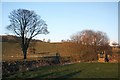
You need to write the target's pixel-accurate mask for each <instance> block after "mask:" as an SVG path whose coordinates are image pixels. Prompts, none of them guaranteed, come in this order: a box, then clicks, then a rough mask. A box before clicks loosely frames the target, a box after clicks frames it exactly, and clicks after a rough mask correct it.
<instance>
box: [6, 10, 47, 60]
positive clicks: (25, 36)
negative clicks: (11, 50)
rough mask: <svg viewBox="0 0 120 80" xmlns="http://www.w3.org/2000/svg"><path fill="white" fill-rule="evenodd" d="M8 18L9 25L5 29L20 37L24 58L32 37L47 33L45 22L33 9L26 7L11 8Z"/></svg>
mask: <svg viewBox="0 0 120 80" xmlns="http://www.w3.org/2000/svg"><path fill="white" fill-rule="evenodd" d="M9 18H10V25H8V26H7V29H8V30H11V31H13V32H14V33H15V34H16V35H17V36H19V37H21V41H20V45H21V49H22V51H23V54H24V60H26V59H27V56H26V55H27V49H28V47H29V43H30V41H31V40H32V38H33V37H35V36H36V35H38V34H48V33H49V32H48V30H47V24H46V23H45V21H44V20H42V19H41V17H40V16H39V15H37V14H36V13H35V12H34V11H30V10H27V9H17V10H13V11H12V12H11V13H10V15H9Z"/></svg>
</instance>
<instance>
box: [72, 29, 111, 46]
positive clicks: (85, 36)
mask: <svg viewBox="0 0 120 80" xmlns="http://www.w3.org/2000/svg"><path fill="white" fill-rule="evenodd" d="M71 41H73V42H77V43H81V44H83V45H108V44H109V38H108V37H107V35H106V33H104V32H101V31H97V32H95V31H93V30H83V31H81V32H78V33H77V34H74V35H72V36H71Z"/></svg>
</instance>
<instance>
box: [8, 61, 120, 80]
mask: <svg viewBox="0 0 120 80" xmlns="http://www.w3.org/2000/svg"><path fill="white" fill-rule="evenodd" d="M7 78H9V79H11V78H118V64H117V63H76V64H69V65H61V66H60V65H57V66H46V67H40V68H38V69H36V70H34V71H26V72H22V73H20V72H19V73H16V74H14V75H11V76H9V77H7Z"/></svg>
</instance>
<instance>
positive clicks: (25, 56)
mask: <svg viewBox="0 0 120 80" xmlns="http://www.w3.org/2000/svg"><path fill="white" fill-rule="evenodd" d="M23 55H24V61H26V59H27V49H24V50H23Z"/></svg>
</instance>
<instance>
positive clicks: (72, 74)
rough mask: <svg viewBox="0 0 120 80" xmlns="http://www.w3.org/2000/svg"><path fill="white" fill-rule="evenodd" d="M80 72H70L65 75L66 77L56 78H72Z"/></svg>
mask: <svg viewBox="0 0 120 80" xmlns="http://www.w3.org/2000/svg"><path fill="white" fill-rule="evenodd" d="M81 72H82V70H79V71H75V72H72V73H69V74H66V75H63V76H60V77H58V78H71V77H72V76H74V75H76V74H78V73H81Z"/></svg>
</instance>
